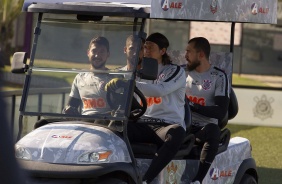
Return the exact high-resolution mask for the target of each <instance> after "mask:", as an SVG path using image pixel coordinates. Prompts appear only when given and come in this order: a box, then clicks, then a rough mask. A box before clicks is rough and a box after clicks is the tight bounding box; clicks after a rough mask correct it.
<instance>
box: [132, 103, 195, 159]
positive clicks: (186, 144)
mask: <svg viewBox="0 0 282 184" xmlns="http://www.w3.org/2000/svg"><path fill="white" fill-rule="evenodd" d="M184 108H185V116H184V120H185V124H186V137H185V139H184V140H183V143H182V145H181V147H180V149H179V151H178V152H177V154H176V155H175V158H184V156H185V155H187V154H188V153H189V152H190V151H191V149H192V147H193V145H194V142H195V136H194V135H193V134H190V130H191V124H192V116H191V110H190V108H189V104H188V100H187V99H186V98H185V105H184ZM131 147H132V151H133V153H134V155H135V157H137V158H152V157H153V156H154V155H155V153H156V152H157V145H155V144H152V143H134V144H131Z"/></svg>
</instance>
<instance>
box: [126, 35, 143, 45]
mask: <svg viewBox="0 0 282 184" xmlns="http://www.w3.org/2000/svg"><path fill="white" fill-rule="evenodd" d="M138 39H139V37H138V36H137V35H129V36H128V37H127V38H126V41H125V45H126V46H127V45H128V44H129V43H134V42H136V41H138ZM141 41H142V43H143V44H144V43H145V39H144V38H141Z"/></svg>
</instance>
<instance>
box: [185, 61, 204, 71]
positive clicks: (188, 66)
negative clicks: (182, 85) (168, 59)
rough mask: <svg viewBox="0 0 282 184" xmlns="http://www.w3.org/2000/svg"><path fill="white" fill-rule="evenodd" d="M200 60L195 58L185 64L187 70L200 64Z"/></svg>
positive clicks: (193, 68)
mask: <svg viewBox="0 0 282 184" xmlns="http://www.w3.org/2000/svg"><path fill="white" fill-rule="evenodd" d="M200 64H201V62H200V61H199V60H195V61H193V62H189V61H188V64H187V69H188V71H192V70H195V69H196V68H197V67H198V66H200Z"/></svg>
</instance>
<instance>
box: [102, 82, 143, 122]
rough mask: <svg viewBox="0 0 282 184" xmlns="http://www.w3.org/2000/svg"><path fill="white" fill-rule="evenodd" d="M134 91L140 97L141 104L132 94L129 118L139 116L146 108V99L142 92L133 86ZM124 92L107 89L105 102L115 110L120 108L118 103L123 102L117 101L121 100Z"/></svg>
mask: <svg viewBox="0 0 282 184" xmlns="http://www.w3.org/2000/svg"><path fill="white" fill-rule="evenodd" d="M134 93H135V94H136V95H137V96H138V97H139V98H140V100H141V103H142V105H140V103H139V102H138V101H137V99H136V98H135V97H134V96H133V99H132V104H131V112H130V116H129V118H130V119H137V118H139V117H141V116H142V115H143V114H144V113H145V112H146V109H147V100H146V98H145V96H144V95H143V93H142V92H141V91H140V90H139V89H138V88H137V87H136V86H135V87H134ZM123 95H124V94H120V93H118V92H115V91H112V90H109V91H107V102H108V104H109V106H110V108H111V109H115V110H116V111H117V110H118V109H119V108H121V107H120V104H123V102H119V101H120V100H123V98H122V96H123Z"/></svg>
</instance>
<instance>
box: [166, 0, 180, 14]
mask: <svg viewBox="0 0 282 184" xmlns="http://www.w3.org/2000/svg"><path fill="white" fill-rule="evenodd" d="M161 7H162V9H163V10H164V11H167V10H168V9H170V8H174V9H180V8H182V2H177V1H172V2H170V0H162V2H161Z"/></svg>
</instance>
